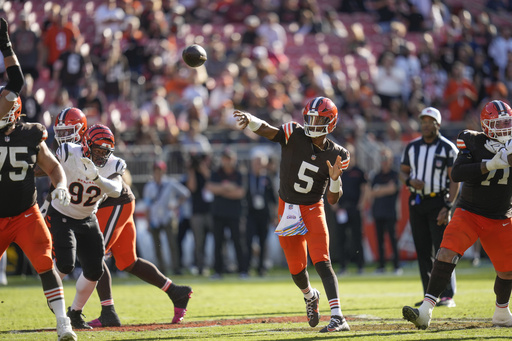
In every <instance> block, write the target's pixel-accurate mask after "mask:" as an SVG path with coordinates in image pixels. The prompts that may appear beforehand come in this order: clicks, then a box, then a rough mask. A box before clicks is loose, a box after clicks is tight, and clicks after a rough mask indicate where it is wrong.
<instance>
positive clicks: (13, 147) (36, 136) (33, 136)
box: [0, 123, 48, 218]
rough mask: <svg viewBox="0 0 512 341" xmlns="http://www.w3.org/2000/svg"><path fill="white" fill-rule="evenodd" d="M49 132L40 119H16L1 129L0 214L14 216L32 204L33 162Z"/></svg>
mask: <svg viewBox="0 0 512 341" xmlns="http://www.w3.org/2000/svg"><path fill="white" fill-rule="evenodd" d="M47 136H48V133H47V132H46V129H45V127H44V126H43V125H41V124H39V123H16V125H15V127H14V130H13V131H12V132H11V133H10V134H9V135H5V134H4V133H0V193H2V195H1V196H0V218H6V217H15V216H17V215H19V214H21V213H22V212H25V211H26V210H28V209H29V208H30V207H32V206H33V205H35V203H36V199H37V193H36V185H35V179H34V166H35V164H36V160H37V154H38V153H39V145H40V144H41V142H43V141H44V140H46V138H47Z"/></svg>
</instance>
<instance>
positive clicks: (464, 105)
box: [444, 61, 478, 121]
mask: <svg viewBox="0 0 512 341" xmlns="http://www.w3.org/2000/svg"><path fill="white" fill-rule="evenodd" d="M463 73H464V64H463V63H461V62H459V61H457V62H455V63H454V64H453V67H452V72H451V75H450V78H449V79H448V82H447V84H446V88H445V90H444V101H445V103H446V105H447V106H448V110H449V112H450V117H449V119H450V121H462V120H464V116H465V115H466V112H467V111H468V110H469V109H471V108H472V107H473V104H474V103H475V102H476V101H477V99H478V94H477V91H476V89H475V87H474V86H473V84H471V81H470V80H468V79H466V78H464V74H463Z"/></svg>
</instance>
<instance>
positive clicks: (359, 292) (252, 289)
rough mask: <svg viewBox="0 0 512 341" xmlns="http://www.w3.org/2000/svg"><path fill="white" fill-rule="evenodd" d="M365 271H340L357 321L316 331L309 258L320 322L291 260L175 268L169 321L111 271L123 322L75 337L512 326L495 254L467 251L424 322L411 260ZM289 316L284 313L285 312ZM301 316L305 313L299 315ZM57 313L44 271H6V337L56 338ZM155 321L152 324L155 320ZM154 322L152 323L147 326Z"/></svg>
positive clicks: (302, 336)
mask: <svg viewBox="0 0 512 341" xmlns="http://www.w3.org/2000/svg"><path fill="white" fill-rule="evenodd" d="M372 270H373V269H371V268H368V270H367V272H366V273H365V274H363V275H356V274H349V275H346V276H343V277H340V278H339V283H340V293H341V306H342V310H343V313H344V314H345V316H346V317H347V320H348V321H349V324H350V326H351V329H352V330H351V331H349V332H343V333H328V334H320V333H319V330H320V329H321V328H322V327H323V326H325V325H326V324H327V323H328V315H329V310H328V304H327V300H326V298H325V293H324V290H323V287H322V285H321V282H320V279H319V278H318V276H317V275H316V273H315V272H314V269H313V268H312V267H311V268H310V269H309V271H310V276H311V280H312V284H313V285H314V286H315V287H317V288H318V289H319V290H320V292H321V294H322V296H321V300H320V312H321V314H322V321H321V322H320V324H319V326H317V327H315V328H310V327H309V325H308V324H307V321H306V317H305V305H304V301H303V299H302V295H301V293H300V292H299V291H298V289H297V288H296V287H295V285H294V284H293V282H292V280H291V278H290V276H289V275H288V274H287V272H286V271H285V270H274V271H271V272H270V274H269V275H268V276H267V277H265V278H259V277H251V278H249V279H246V280H240V279H238V277H235V276H234V275H233V276H232V277H230V276H226V278H225V279H223V280H216V281H214V280H210V279H208V278H203V277H193V276H179V277H176V278H174V281H175V282H176V283H177V284H189V285H191V286H192V287H193V289H194V294H193V296H192V300H191V301H190V303H189V307H188V312H187V315H186V316H185V321H184V322H183V324H181V325H170V324H169V322H170V320H171V318H172V304H171V302H170V301H169V299H168V298H167V296H166V295H165V294H164V293H163V292H161V291H160V290H158V289H156V288H154V287H152V286H150V285H148V284H146V283H144V282H142V281H140V280H139V279H137V278H134V277H133V278H132V277H130V278H127V279H114V288H113V292H114V299H115V303H116V310H117V312H118V314H119V315H120V317H121V321H122V322H123V324H124V325H125V326H129V328H127V330H119V329H117V328H110V329H108V330H100V329H95V330H93V331H77V335H78V337H79V340H204V339H207V340H245V341H249V340H323V339H327V340H329V339H353V340H364V341H366V340H379V341H380V340H381V339H382V338H386V339H387V340H508V339H512V328H511V329H508V328H494V327H492V325H491V318H492V314H493V312H494V300H495V296H494V292H493V286H494V278H495V273H494V270H493V269H492V267H491V266H490V265H489V264H483V265H482V266H481V267H479V268H473V267H471V266H470V265H469V264H468V263H467V261H462V262H461V264H459V266H458V267H457V281H458V282H457V283H458V288H457V289H458V291H457V294H456V296H455V301H456V303H457V307H455V308H445V307H438V308H436V309H435V310H434V316H433V321H432V324H431V326H430V328H429V329H428V330H426V331H419V330H416V329H415V328H414V327H413V325H412V324H410V323H409V322H406V321H405V320H403V319H402V314H401V309H402V306H403V305H411V304H414V302H417V301H419V300H420V299H421V298H422V289H421V284H420V281H419V273H418V270H417V268H416V267H415V265H414V263H412V264H409V265H407V266H406V267H405V269H404V270H405V271H404V275H403V276H393V275H391V274H389V275H374V274H373V273H372ZM65 295H66V302H67V305H70V304H71V302H72V299H73V296H74V282H70V281H66V282H65ZM99 312H100V305H99V300H98V297H97V295H96V294H94V295H93V297H92V298H91V299H90V301H89V303H88V304H87V306H86V307H85V309H84V314H85V315H86V320H91V319H94V318H96V317H97V316H98V315H99ZM283 317H284V318H283ZM297 321H299V322H297ZM54 323H55V320H54V316H53V315H52V314H51V312H50V311H49V310H48V307H47V306H46V302H45V300H44V297H43V294H42V290H41V287H40V285H39V281H38V280H37V279H22V278H18V277H9V285H8V286H6V287H0V340H56V338H57V337H56V333H55V330H54V329H53V328H54ZM154 325H156V326H154ZM147 329H149V330H147Z"/></svg>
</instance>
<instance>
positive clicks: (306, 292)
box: [302, 285, 315, 300]
mask: <svg viewBox="0 0 512 341" xmlns="http://www.w3.org/2000/svg"><path fill="white" fill-rule="evenodd" d="M302 293H303V294H304V297H305V298H306V299H308V300H309V299H311V298H313V296H315V295H314V292H313V288H312V287H311V285H308V288H307V289H306V290H302Z"/></svg>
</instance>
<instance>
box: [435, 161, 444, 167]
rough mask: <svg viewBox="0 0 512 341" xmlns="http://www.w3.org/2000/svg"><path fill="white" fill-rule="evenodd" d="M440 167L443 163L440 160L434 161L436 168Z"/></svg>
mask: <svg viewBox="0 0 512 341" xmlns="http://www.w3.org/2000/svg"><path fill="white" fill-rule="evenodd" d="M442 165H443V162H442V161H441V160H436V167H437V168H441V166H442Z"/></svg>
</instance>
